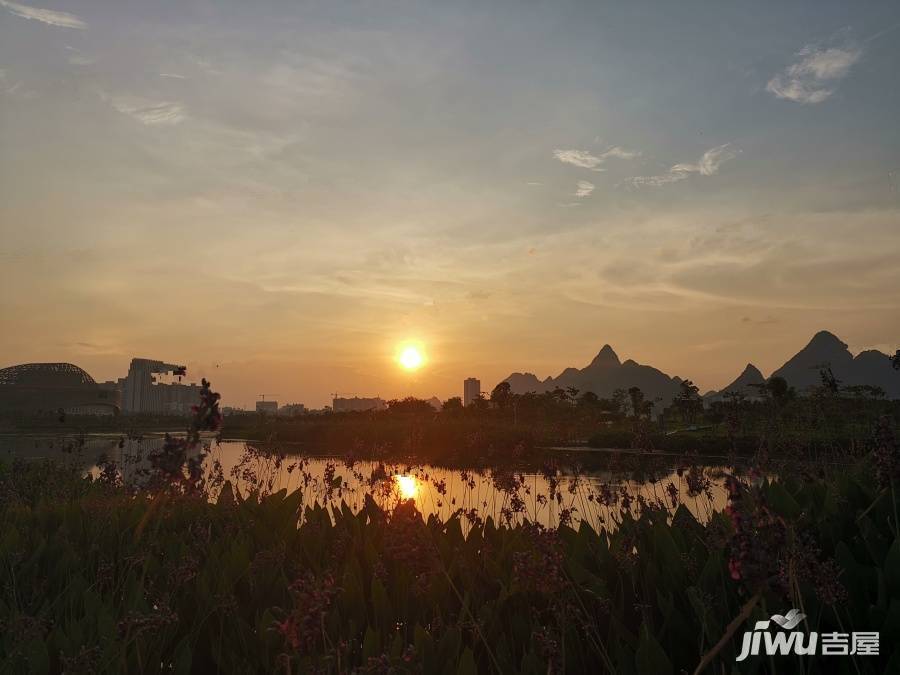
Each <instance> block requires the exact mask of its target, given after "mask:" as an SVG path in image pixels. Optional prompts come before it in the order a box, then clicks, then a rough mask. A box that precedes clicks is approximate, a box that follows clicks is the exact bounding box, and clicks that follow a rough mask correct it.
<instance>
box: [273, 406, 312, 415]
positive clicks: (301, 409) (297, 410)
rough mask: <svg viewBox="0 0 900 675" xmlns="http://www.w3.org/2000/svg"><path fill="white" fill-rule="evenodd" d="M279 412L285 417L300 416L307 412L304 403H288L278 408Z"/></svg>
mask: <svg viewBox="0 0 900 675" xmlns="http://www.w3.org/2000/svg"><path fill="white" fill-rule="evenodd" d="M278 414H279V415H282V416H284V417H299V416H300V415H305V414H306V406H305V405H303V404H302V403H286V404H285V405H283V406H281V407H280V408H279V409H278Z"/></svg>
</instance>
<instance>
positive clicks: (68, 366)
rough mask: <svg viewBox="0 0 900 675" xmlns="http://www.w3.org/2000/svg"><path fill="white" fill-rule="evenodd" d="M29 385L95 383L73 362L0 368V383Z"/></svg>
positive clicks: (28, 364)
mask: <svg viewBox="0 0 900 675" xmlns="http://www.w3.org/2000/svg"><path fill="white" fill-rule="evenodd" d="M4 384H11V385H19V386H31V387H53V386H57V387H58V386H73V385H79V384H96V382H95V381H94V378H93V377H91V376H90V375H88V374H87V373H86V372H85V371H84V370H82V369H81V368H79V367H78V366H76V365H75V364H73V363H23V364H21V365H18V366H10V367H9V368H3V369H0V385H4Z"/></svg>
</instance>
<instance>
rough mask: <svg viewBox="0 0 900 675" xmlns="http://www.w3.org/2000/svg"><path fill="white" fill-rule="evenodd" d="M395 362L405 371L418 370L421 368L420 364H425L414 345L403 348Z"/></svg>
mask: <svg viewBox="0 0 900 675" xmlns="http://www.w3.org/2000/svg"><path fill="white" fill-rule="evenodd" d="M397 360H398V361H399V362H400V365H401V366H403V367H404V368H405V369H406V370H418V369H419V368H421V367H422V364H424V363H425V357H424V356H423V354H422V350H421V349H419V348H418V347H416V346H415V345H407V346H405V347H403V348H402V349H401V351H400V356H399V357H398V358H397Z"/></svg>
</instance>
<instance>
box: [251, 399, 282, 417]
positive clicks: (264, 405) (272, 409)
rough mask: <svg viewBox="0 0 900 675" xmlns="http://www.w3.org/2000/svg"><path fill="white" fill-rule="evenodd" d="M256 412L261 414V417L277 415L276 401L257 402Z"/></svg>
mask: <svg viewBox="0 0 900 675" xmlns="http://www.w3.org/2000/svg"><path fill="white" fill-rule="evenodd" d="M256 412H258V413H262V414H263V415H277V414H278V401H257V402H256Z"/></svg>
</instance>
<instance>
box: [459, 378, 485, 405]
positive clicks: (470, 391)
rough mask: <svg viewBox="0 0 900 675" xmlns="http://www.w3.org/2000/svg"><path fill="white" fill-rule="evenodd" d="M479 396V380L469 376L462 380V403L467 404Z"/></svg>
mask: <svg viewBox="0 0 900 675" xmlns="http://www.w3.org/2000/svg"><path fill="white" fill-rule="evenodd" d="M479 396H481V380H479V379H477V378H474V377H469V378H466V380H465V382H463V405H464V406H469V405H470V404H471V403H472V401H474V400H475V399H476V398H478V397H479Z"/></svg>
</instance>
